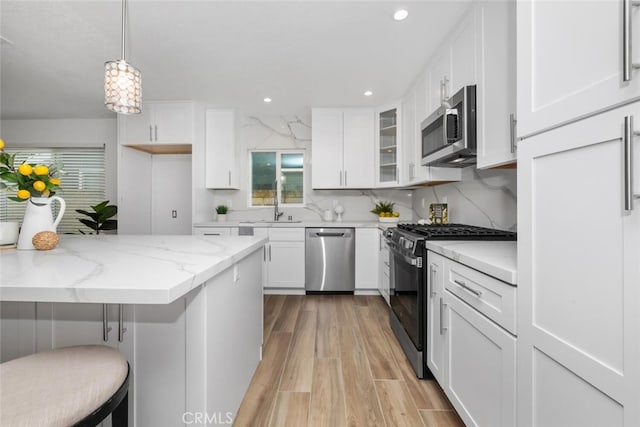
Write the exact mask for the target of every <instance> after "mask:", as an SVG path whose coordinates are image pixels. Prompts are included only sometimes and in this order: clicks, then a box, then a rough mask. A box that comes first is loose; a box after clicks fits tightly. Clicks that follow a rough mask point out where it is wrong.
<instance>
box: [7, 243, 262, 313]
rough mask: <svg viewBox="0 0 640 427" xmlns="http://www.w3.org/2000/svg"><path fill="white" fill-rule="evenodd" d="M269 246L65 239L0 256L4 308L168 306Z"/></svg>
mask: <svg viewBox="0 0 640 427" xmlns="http://www.w3.org/2000/svg"><path fill="white" fill-rule="evenodd" d="M266 241H267V239H266V238H261V237H251V236H241V237H222V238H219V239H215V240H211V239H206V238H203V237H197V236H146V235H145V236H138V235H119V236H114V235H103V236H67V235H63V236H61V239H60V244H59V246H58V247H57V248H56V249H53V250H50V251H18V250H15V249H10V250H4V251H2V252H0V276H1V277H2V280H1V281H0V301H31V302H83V303H108V304H111V303H115V304H169V303H171V302H173V301H175V300H176V299H178V298H180V297H182V296H184V295H185V294H187V293H188V292H189V291H190V290H192V289H194V288H195V287H197V286H199V285H201V284H203V283H205V282H206V281H207V280H209V279H211V278H212V277H214V276H216V275H217V274H219V273H220V272H222V271H223V270H225V269H227V268H229V267H230V266H232V265H233V264H234V263H236V262H238V261H239V260H241V259H243V258H245V257H246V256H247V255H249V254H250V253H252V252H254V251H256V250H258V249H260V248H261V247H262V246H263V245H264V244H265V243H266Z"/></svg>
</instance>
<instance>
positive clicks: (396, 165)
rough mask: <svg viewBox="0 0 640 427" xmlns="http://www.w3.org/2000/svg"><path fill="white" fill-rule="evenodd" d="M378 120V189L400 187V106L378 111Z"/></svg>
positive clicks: (391, 106) (383, 108)
mask: <svg viewBox="0 0 640 427" xmlns="http://www.w3.org/2000/svg"><path fill="white" fill-rule="evenodd" d="M376 116H377V118H376V187H397V186H398V185H400V161H399V160H400V141H402V139H401V137H400V136H401V135H400V129H401V126H400V123H401V122H400V119H401V117H402V116H401V114H400V106H399V105H390V106H386V107H382V108H380V109H378V112H377V115H376Z"/></svg>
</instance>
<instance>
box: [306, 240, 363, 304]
mask: <svg viewBox="0 0 640 427" xmlns="http://www.w3.org/2000/svg"><path fill="white" fill-rule="evenodd" d="M305 250H306V252H305V273H304V275H305V288H306V291H307V293H308V294H309V293H316V292H332V293H353V290H354V288H355V284H356V268H355V261H356V244H355V230H354V229H353V228H307V229H306V239H305Z"/></svg>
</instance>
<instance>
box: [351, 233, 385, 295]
mask: <svg viewBox="0 0 640 427" xmlns="http://www.w3.org/2000/svg"><path fill="white" fill-rule="evenodd" d="M378 239H379V231H378V229H377V228H356V259H355V263H356V265H355V268H356V286H355V288H356V291H359V290H360V291H374V292H375V291H376V290H377V289H378V281H379V276H378V265H377V263H378V258H379V256H378V247H379V246H378V245H379V240H378ZM387 262H388V261H387Z"/></svg>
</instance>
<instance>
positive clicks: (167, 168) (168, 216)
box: [151, 154, 192, 234]
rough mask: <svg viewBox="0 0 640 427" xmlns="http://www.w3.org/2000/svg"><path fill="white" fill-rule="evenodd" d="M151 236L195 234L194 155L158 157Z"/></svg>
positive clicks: (154, 170) (154, 167)
mask: <svg viewBox="0 0 640 427" xmlns="http://www.w3.org/2000/svg"><path fill="white" fill-rule="evenodd" d="M152 157H153V161H152V168H151V176H152V178H151V234H191V224H192V222H191V155H190V154H175V155H172V154H161V155H154V156H152Z"/></svg>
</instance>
